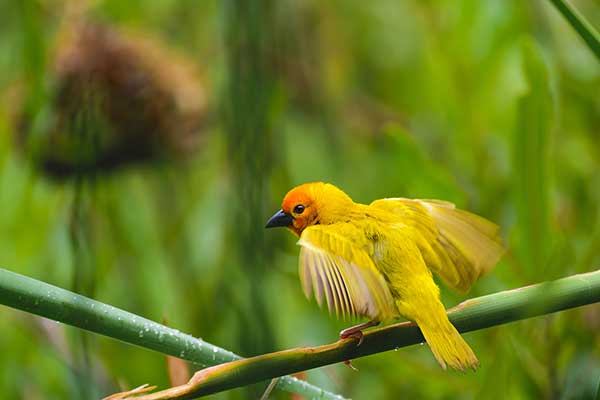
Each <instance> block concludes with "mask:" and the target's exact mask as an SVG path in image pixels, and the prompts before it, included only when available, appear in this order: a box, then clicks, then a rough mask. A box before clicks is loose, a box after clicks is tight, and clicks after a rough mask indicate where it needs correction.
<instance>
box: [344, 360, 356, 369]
mask: <svg viewBox="0 0 600 400" xmlns="http://www.w3.org/2000/svg"><path fill="white" fill-rule="evenodd" d="M344 365H346V366H347V367H348V368H350V369H351V370H353V371H358V368H356V367H355V366H354V365H352V360H346V361H344Z"/></svg>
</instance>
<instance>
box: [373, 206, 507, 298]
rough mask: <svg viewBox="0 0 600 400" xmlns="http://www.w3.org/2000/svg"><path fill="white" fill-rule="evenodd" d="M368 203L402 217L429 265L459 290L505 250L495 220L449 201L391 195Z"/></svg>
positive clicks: (470, 282) (473, 280) (464, 290)
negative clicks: (462, 208) (458, 206)
mask: <svg viewBox="0 0 600 400" xmlns="http://www.w3.org/2000/svg"><path fill="white" fill-rule="evenodd" d="M370 205H371V206H372V207H376V208H379V209H384V210H386V211H389V212H392V213H394V214H396V215H398V216H400V217H402V220H403V222H404V223H405V224H406V225H407V226H409V227H412V228H414V230H415V241H416V243H417V246H418V247H419V250H420V251H421V253H422V255H423V259H424V260H425V263H426V264H427V266H428V267H429V269H431V270H432V271H433V272H435V273H436V274H438V275H439V276H440V278H442V280H443V281H444V282H445V283H446V284H447V285H448V286H450V287H452V288H454V289H457V290H459V291H461V292H466V291H468V290H469V289H470V287H471V286H472V285H473V283H475V281H476V280H477V279H478V278H479V277H480V276H481V275H483V274H485V273H486V272H488V271H489V270H491V269H492V268H493V267H494V266H495V265H496V263H497V262H498V260H499V259H500V257H501V256H502V254H503V253H504V248H503V247H502V245H501V241H500V237H499V236H498V230H499V228H498V226H497V225H496V224H493V223H492V222H490V221H488V220H486V219H484V218H481V217H479V216H477V215H475V214H471V213H469V212H466V211H463V210H459V209H457V208H456V207H455V206H454V204H452V203H448V202H445V201H439V200H411V199H404V198H392V199H382V200H376V201H374V202H373V203H371V204H370Z"/></svg>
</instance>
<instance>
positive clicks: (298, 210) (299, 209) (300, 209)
mask: <svg viewBox="0 0 600 400" xmlns="http://www.w3.org/2000/svg"><path fill="white" fill-rule="evenodd" d="M303 212H304V206H303V205H302V204H298V205H297V206H296V207H294V214H302V213H303Z"/></svg>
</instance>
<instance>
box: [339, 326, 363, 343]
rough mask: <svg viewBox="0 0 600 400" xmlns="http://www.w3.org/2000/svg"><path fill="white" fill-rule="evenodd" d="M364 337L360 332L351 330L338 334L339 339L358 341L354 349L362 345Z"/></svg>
mask: <svg viewBox="0 0 600 400" xmlns="http://www.w3.org/2000/svg"><path fill="white" fill-rule="evenodd" d="M364 337H365V335H364V334H363V333H362V331H360V330H358V331H357V330H352V328H350V329H344V330H343V331H341V332H340V339H348V338H354V339H358V343H357V344H356V347H358V346H360V345H361V344H362V342H363V339H364Z"/></svg>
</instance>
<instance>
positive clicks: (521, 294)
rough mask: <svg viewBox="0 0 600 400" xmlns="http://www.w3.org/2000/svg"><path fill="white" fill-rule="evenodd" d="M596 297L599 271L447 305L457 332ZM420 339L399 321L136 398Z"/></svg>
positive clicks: (208, 387) (225, 386) (166, 395)
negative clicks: (359, 338) (360, 336)
mask: <svg viewBox="0 0 600 400" xmlns="http://www.w3.org/2000/svg"><path fill="white" fill-rule="evenodd" d="M596 302H600V270H598V271H595V272H590V273H587V274H579V275H573V276H570V277H567V278H563V279H559V280H556V281H552V282H545V283H541V284H537V285H531V286H526V287H522V288H519V289H514V290H508V291H504V292H499V293H494V294H490V295H487V296H482V297H477V298H473V299H470V300H467V301H465V302H463V303H461V304H460V305H458V306H457V307H455V308H453V309H452V310H450V311H449V317H450V320H451V321H452V323H453V324H454V326H455V327H456V328H457V329H458V331H459V332H470V331H474V330H479V329H484V328H489V327H491V326H495V325H501V324H505V323H508V322H513V321H518V320H521V319H525V318H531V317H535V316H539V315H544V314H549V313H553V312H556V311H561V310H565V309H568V308H573V307H579V306H582V305H586V304H592V303H596ZM423 341H424V339H423V335H422V334H421V331H420V330H419V328H418V327H417V326H416V325H415V324H413V323H411V322H402V323H399V324H395V325H390V326H387V327H384V328H381V329H374V330H371V331H367V332H365V333H364V338H363V342H362V344H361V345H360V346H359V347H357V346H356V341H355V340H354V339H346V340H340V341H338V342H336V343H332V344H328V345H323V346H317V347H312V348H298V349H290V350H284V351H279V352H276V353H270V354H264V355H261V356H257V357H252V358H246V359H242V360H236V361H232V362H230V363H227V364H221V365H217V366H214V367H211V368H207V369H204V370H202V371H198V372H196V374H195V375H194V376H193V377H192V379H191V380H190V381H189V382H188V383H187V384H186V385H184V386H179V387H176V388H171V389H167V390H163V391H160V392H156V393H153V394H150V395H146V396H142V397H139V398H136V399H138V400H161V399H191V398H196V397H198V396H204V395H208V394H212V393H217V392H221V391H224V390H229V389H233V388H236V387H241V386H245V385H249V384H252V383H255V382H260V381H263V380H265V379H272V378H275V377H278V376H281V375H285V374H290V373H295V372H299V371H305V370H309V369H312V368H317V367H322V366H324V365H329V364H334V363H338V362H341V361H344V360H348V359H354V358H358V357H364V356H368V355H371V354H375V353H380V352H383V351H389V350H392V349H397V348H399V347H406V346H410V345H414V344H417V343H423ZM127 398H128V397H127V396H126V395H125V396H122V397H119V396H117V397H111V399H115V400H116V399H127Z"/></svg>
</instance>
